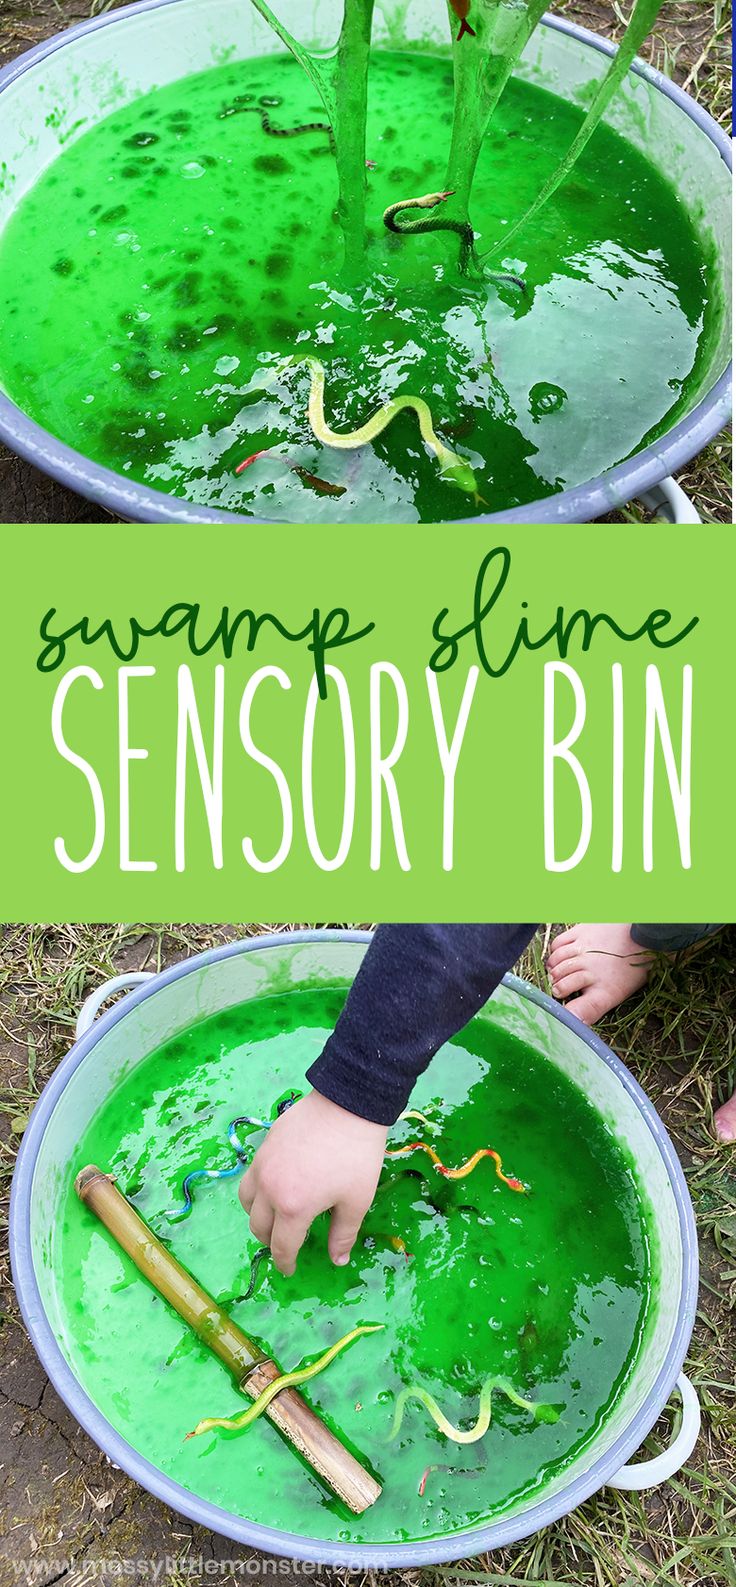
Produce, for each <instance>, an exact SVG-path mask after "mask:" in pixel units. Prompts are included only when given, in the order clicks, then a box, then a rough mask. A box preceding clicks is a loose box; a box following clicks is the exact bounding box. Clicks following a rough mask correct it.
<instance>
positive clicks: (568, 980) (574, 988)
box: [552, 970, 590, 997]
mask: <svg viewBox="0 0 736 1587" xmlns="http://www.w3.org/2000/svg"><path fill="white" fill-rule="evenodd" d="M552 985H553V991H554V995H555V997H571V995H572V993H573V992H582V991H583V988H584V987H586V986H590V971H589V970H570V971H569V972H568V974H567V975H561V976H559V978H558V979H557V980H556V981H554V982H553V983H552Z"/></svg>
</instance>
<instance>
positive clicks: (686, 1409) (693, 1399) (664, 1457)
mask: <svg viewBox="0 0 736 1587" xmlns="http://www.w3.org/2000/svg"><path fill="white" fill-rule="evenodd" d="M677 1389H678V1391H679V1394H680V1398H681V1400H682V1425H681V1427H680V1431H679V1433H678V1434H677V1437H676V1438H675V1439H674V1440H673V1442H672V1443H671V1444H670V1447H669V1449H665V1450H664V1451H663V1452H662V1454H661V1455H655V1457H654V1459H653V1460H642V1461H639V1462H638V1464H634V1465H633V1466H622V1467H621V1470H620V1471H617V1472H616V1475H615V1477H609V1479H608V1486H609V1488H628V1489H630V1490H633V1491H634V1492H636V1491H638V1490H639V1489H640V1488H656V1487H657V1486H658V1484H659V1483H660V1482H667V1480H668V1478H670V1477H674V1475H675V1472H676V1471H679V1470H680V1467H681V1466H684V1464H685V1461H686V1460H689V1459H690V1456H691V1454H692V1452H693V1450H694V1448H695V1445H696V1443H697V1441H698V1435H699V1433H700V1403H699V1401H698V1396H697V1394H696V1393H695V1390H694V1388H693V1386H692V1383H691V1382H690V1379H689V1378H686V1377H685V1374H684V1372H681V1373H680V1376H679V1378H678V1379H677Z"/></svg>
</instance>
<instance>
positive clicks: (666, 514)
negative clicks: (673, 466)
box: [639, 474, 703, 523]
mask: <svg viewBox="0 0 736 1587" xmlns="http://www.w3.org/2000/svg"><path fill="white" fill-rule="evenodd" d="M639 501H640V502H642V504H643V505H644V506H645V507H646V508H647V509H648V511H649V512H656V513H659V515H660V517H662V518H664V519H665V521H666V522H667V523H702V521H703V520H702V518H699V517H698V514H697V512H696V510H695V508H694V507H693V504H692V502H691V500H690V497H689V496H686V495H685V492H684V490H683V489H682V486H681V485H678V483H677V480H675V479H673V478H672V475H671V474H669V475H668V477H667V479H661V480H660V482H659V484H658V485H653V486H652V488H651V490H643V491H642V492H641V493H640V496H639Z"/></svg>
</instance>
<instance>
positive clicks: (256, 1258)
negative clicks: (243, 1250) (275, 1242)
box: [230, 1245, 271, 1306]
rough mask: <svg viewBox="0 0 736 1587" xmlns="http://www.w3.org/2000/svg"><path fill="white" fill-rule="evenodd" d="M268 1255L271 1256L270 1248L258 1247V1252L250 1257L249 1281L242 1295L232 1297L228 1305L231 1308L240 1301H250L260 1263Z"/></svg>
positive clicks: (265, 1246)
mask: <svg viewBox="0 0 736 1587" xmlns="http://www.w3.org/2000/svg"><path fill="white" fill-rule="evenodd" d="M270 1255H271V1251H270V1248H269V1247H268V1246H267V1245H259V1247H258V1250H257V1251H255V1252H254V1254H253V1256H252V1257H251V1262H250V1279H249V1281H248V1288H247V1290H246V1291H245V1294H244V1295H234V1296H233V1299H232V1300H231V1301H230V1305H231V1306H237V1305H238V1304H239V1302H240V1301H241V1300H250V1299H251V1298H252V1296H253V1293H254V1290H255V1287H256V1284H257V1282H258V1274H259V1271H260V1267H261V1263H262V1261H263V1259H264V1257H266V1256H270Z"/></svg>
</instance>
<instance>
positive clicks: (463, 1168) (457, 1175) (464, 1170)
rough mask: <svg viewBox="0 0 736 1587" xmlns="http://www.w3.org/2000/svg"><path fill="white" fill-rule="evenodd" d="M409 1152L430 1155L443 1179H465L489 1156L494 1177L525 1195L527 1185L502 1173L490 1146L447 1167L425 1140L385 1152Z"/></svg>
mask: <svg viewBox="0 0 736 1587" xmlns="http://www.w3.org/2000/svg"><path fill="white" fill-rule="evenodd" d="M410 1152H426V1153H427V1156H428V1157H431V1159H432V1162H433V1163H434V1166H435V1168H436V1170H437V1173H438V1174H442V1175H443V1177H444V1178H445V1179H466V1178H467V1176H468V1174H472V1172H473V1169H474V1168H477V1166H478V1164H479V1162H480V1161H481V1159H482V1158H483V1157H491V1158H492V1159H493V1161H494V1163H495V1165H496V1178H497V1179H501V1180H503V1183H504V1184H505V1185H508V1187H509V1190H516V1191H518V1193H519V1195H522V1196H525V1195H527V1187H526V1185H524V1184H522V1181H521V1180H520V1179H514V1178H513V1176H512V1175H509V1174H505V1173H504V1171H503V1163H502V1162H501V1158H500V1157H499V1155H498V1152H494V1150H493V1147H492V1146H482V1147H481V1148H480V1150H479V1151H477V1152H474V1153H473V1156H472V1157H469V1158H468V1160H467V1162H465V1163H461V1165H460V1167H459V1168H447V1167H446V1166H445V1164H444V1163H443V1162H441V1160H440V1158H439V1157H438V1155H437V1153H436V1151H435V1150H434V1147H433V1146H428V1145H427V1143H426V1141H412V1142H411V1144H410V1145H409V1146H397V1147H396V1150H395V1151H393V1152H386V1157H387V1158H394V1157H406V1156H408V1154H409V1153H410Z"/></svg>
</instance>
